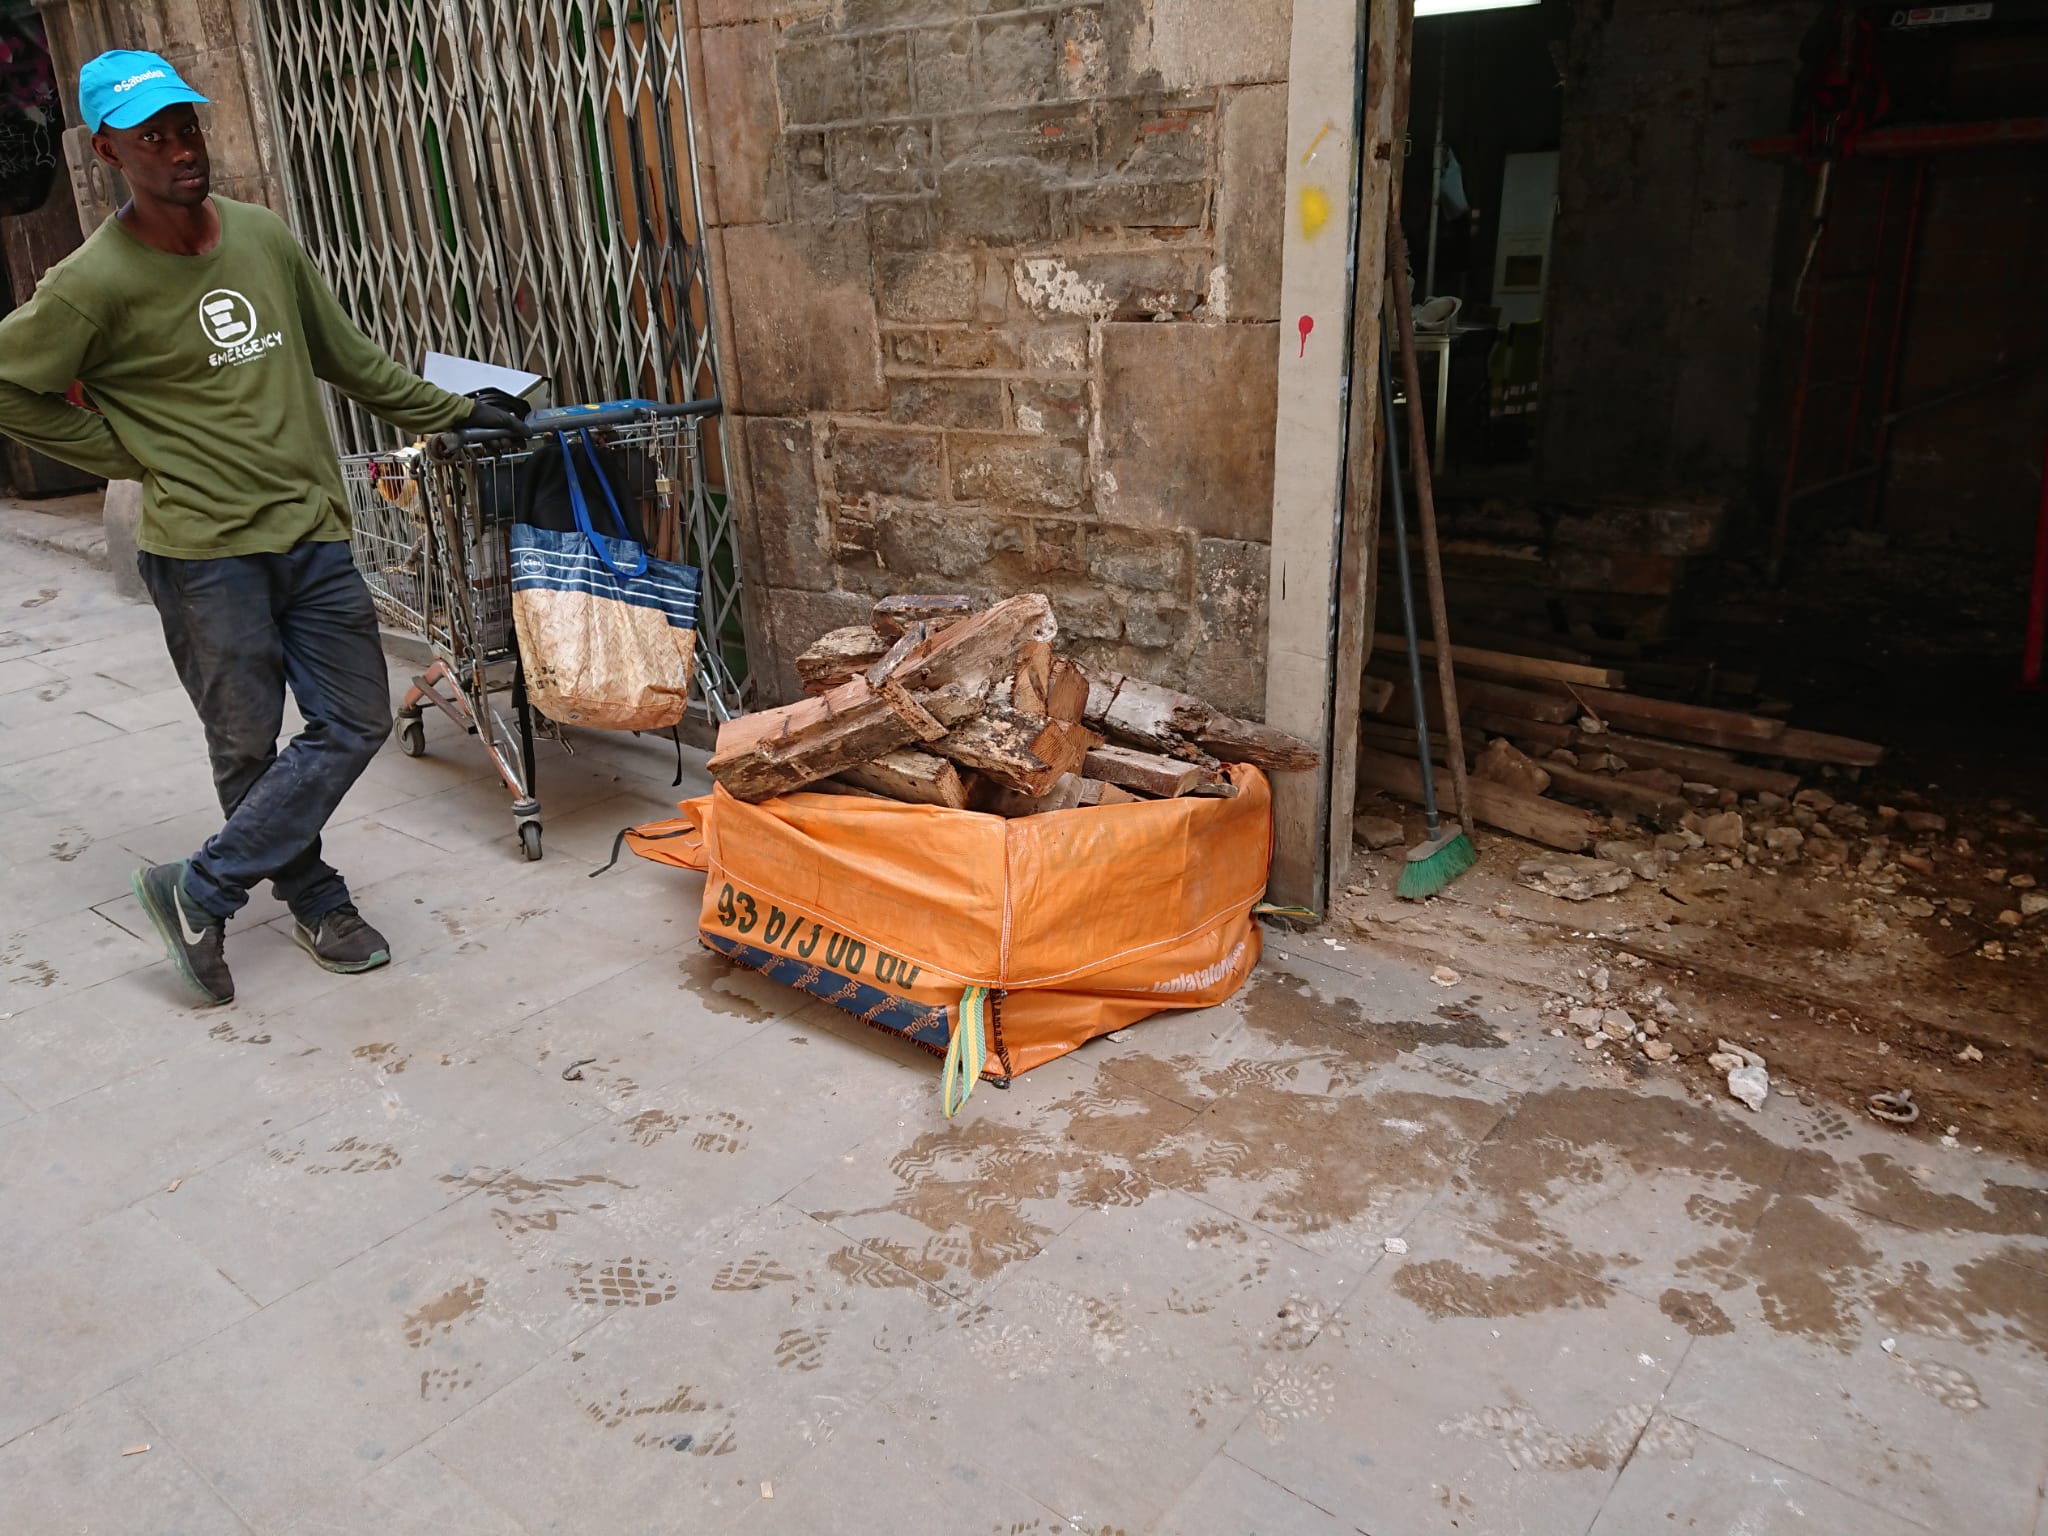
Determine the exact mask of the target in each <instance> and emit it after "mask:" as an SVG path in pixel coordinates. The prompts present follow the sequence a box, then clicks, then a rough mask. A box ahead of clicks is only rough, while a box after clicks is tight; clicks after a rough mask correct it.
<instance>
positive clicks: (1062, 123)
mask: <svg viewBox="0 0 2048 1536" xmlns="http://www.w3.org/2000/svg"><path fill="white" fill-rule="evenodd" d="M1095 135H1096V123H1095V116H1094V113H1093V112H1091V111H1090V110H1089V109H1088V108H1086V107H1064V106H1061V107H1029V108H1024V109H1021V110H1017V111H1008V112H977V113H975V114H974V115H972V116H969V117H957V118H949V119H947V120H946V121H945V122H943V123H941V124H940V125H939V160H940V163H941V164H942V165H945V166H948V167H951V166H956V165H988V164H996V163H1000V162H1002V161H1006V160H1030V161H1036V162H1038V163H1040V164H1043V165H1046V166H1050V167H1053V168H1054V169H1055V170H1056V171H1057V172H1058V174H1059V176H1060V177H1062V178H1065V179H1075V180H1078V179H1082V178H1085V177H1089V176H1092V175H1093V174H1094V172H1095Z"/></svg>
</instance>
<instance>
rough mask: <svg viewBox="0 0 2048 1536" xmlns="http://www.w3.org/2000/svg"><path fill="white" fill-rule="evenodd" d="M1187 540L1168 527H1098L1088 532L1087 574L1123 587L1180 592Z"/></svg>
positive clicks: (1107, 584)
mask: <svg viewBox="0 0 2048 1536" xmlns="http://www.w3.org/2000/svg"><path fill="white" fill-rule="evenodd" d="M1188 542H1189V541H1188V539H1187V537H1186V535H1184V534H1181V533H1178V532H1176V531H1173V530H1168V529H1149V528H1146V529H1140V528H1097V529H1095V530H1094V531H1093V532H1091V533H1090V534H1089V536H1088V574H1089V576H1090V577H1092V578H1093V579H1094V580H1096V581H1097V582H1099V583H1101V584H1102V585H1103V586H1105V587H1112V588H1116V589H1119V590H1122V591H1127V592H1172V593H1178V592H1179V591H1181V590H1182V589H1183V588H1184V587H1185V585H1186V583H1187V576H1188V565H1189V559H1188ZM1178 601H1179V599H1178V598H1176V599H1175V602H1176V604H1177V603H1178Z"/></svg>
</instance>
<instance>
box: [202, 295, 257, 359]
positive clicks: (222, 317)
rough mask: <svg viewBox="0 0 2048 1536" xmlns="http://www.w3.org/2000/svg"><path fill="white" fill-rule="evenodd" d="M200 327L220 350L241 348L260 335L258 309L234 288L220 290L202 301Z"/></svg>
mask: <svg viewBox="0 0 2048 1536" xmlns="http://www.w3.org/2000/svg"><path fill="white" fill-rule="evenodd" d="M199 324H200V327H201V328H202V329H203V330H204V331H205V332H206V339H207V340H208V341H210V342H212V343H213V344H214V345H215V346H216V347H238V346H241V345H242V344H243V343H245V342H247V341H250V340H252V339H253V338H254V337H255V335H256V306H255V305H253V304H251V303H250V302H249V301H248V300H247V299H245V298H243V297H242V296H241V295H240V294H239V293H237V292H235V290H234V289H232V288H216V289H214V290H213V292H211V293H209V294H208V295H207V296H206V297H205V298H203V299H201V300H200V301H199Z"/></svg>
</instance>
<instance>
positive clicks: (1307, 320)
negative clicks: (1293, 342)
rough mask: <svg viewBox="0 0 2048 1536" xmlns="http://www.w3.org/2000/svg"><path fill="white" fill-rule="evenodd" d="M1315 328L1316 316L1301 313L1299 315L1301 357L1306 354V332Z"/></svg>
mask: <svg viewBox="0 0 2048 1536" xmlns="http://www.w3.org/2000/svg"><path fill="white" fill-rule="evenodd" d="M1315 328H1316V317H1315V316H1314V315H1303V316H1302V317H1301V325H1300V327H1299V329H1300V331H1301V355H1302V356H1303V357H1307V356H1308V333H1309V332H1310V331H1313V330H1314V329H1315Z"/></svg>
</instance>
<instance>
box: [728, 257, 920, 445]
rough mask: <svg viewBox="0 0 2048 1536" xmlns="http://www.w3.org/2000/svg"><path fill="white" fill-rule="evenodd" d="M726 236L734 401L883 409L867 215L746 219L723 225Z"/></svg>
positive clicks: (748, 407) (779, 410) (791, 409)
mask: <svg viewBox="0 0 2048 1536" xmlns="http://www.w3.org/2000/svg"><path fill="white" fill-rule="evenodd" d="M719 246H720V251H719V254H720V256H721V257H722V260H721V261H720V262H719V263H718V266H717V270H719V271H722V272H723V273H724V275H725V286H726V290H727V295H728V297H727V301H726V303H725V305H724V306H723V308H724V311H725V314H726V316H727V317H728V319H729V323H730V325H731V329H732V348H733V349H732V350H731V351H729V352H728V353H727V354H726V355H727V357H728V359H730V360H733V361H734V362H736V363H737V368H736V369H734V370H732V372H733V373H734V374H735V375H736V380H737V386H738V388H737V393H738V396H739V398H738V400H737V401H735V402H733V408H734V409H736V410H742V411H747V412H750V413H753V414H756V415H793V414H796V413H799V412H803V411H848V412H852V411H878V410H880V409H882V407H883V406H884V405H885V404H886V403H887V391H886V390H885V389H884V388H883V385H882V363H881V341H880V336H879V334H878V332H877V329H876V324H875V300H874V294H873V292H872V288H873V281H874V279H873V274H872V271H871V269H870V263H869V259H868V244H867V228H866V225H865V224H863V223H860V222H858V221H844V222H839V223H832V224H810V225H797V224H791V225H766V224H747V225H739V226H735V227H733V228H730V229H726V230H722V231H720V232H719ZM729 387H730V386H729Z"/></svg>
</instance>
